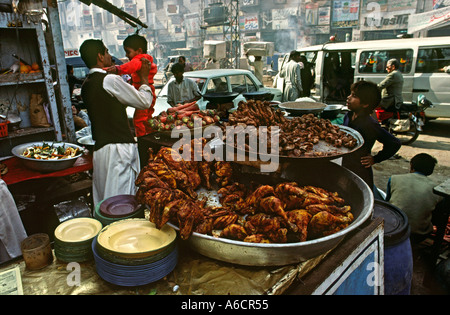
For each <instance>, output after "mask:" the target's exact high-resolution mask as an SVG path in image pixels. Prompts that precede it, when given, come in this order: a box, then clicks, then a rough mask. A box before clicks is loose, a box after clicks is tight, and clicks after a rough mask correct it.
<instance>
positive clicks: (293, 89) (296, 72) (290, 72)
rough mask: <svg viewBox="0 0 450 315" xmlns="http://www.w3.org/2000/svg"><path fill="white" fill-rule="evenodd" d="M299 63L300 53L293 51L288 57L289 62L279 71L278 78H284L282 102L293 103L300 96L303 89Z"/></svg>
mask: <svg viewBox="0 0 450 315" xmlns="http://www.w3.org/2000/svg"><path fill="white" fill-rule="evenodd" d="M299 62H300V52H298V51H295V50H293V51H291V53H290V55H289V62H288V63H287V64H286V65H285V66H284V67H283V68H282V69H281V71H280V78H284V80H285V81H284V91H283V101H284V102H290V101H295V100H296V99H297V98H299V97H301V96H302V93H303V87H302V77H301V66H300V64H299Z"/></svg>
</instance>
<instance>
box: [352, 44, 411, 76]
mask: <svg viewBox="0 0 450 315" xmlns="http://www.w3.org/2000/svg"><path fill="white" fill-rule="evenodd" d="M393 58H395V59H397V60H398V61H399V62H400V67H399V70H400V71H401V72H403V73H409V72H410V71H411V67H412V60H413V50H412V49H401V50H372V51H363V52H361V55H360V57H359V73H387V71H386V64H387V62H388V60H389V59H393Z"/></svg>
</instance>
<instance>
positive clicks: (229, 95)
mask: <svg viewBox="0 0 450 315" xmlns="http://www.w3.org/2000/svg"><path fill="white" fill-rule="evenodd" d="M238 95H239V93H237V92H223V93H207V94H203V98H204V99H205V100H207V101H209V102H210V104H214V105H216V104H225V103H230V102H232V101H233V100H234V99H235V98H236V97H238Z"/></svg>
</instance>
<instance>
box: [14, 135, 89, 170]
mask: <svg viewBox="0 0 450 315" xmlns="http://www.w3.org/2000/svg"><path fill="white" fill-rule="evenodd" d="M42 143H43V142H42V141H40V142H30V143H24V144H19V145H18V146H15V147H14V148H13V149H12V150H11V152H12V154H14V155H15V156H16V157H17V158H19V159H20V160H21V161H22V163H23V165H25V166H26V167H28V168H29V169H32V170H34V171H38V172H43V173H50V172H56V171H61V170H64V169H66V168H69V167H72V166H73V165H74V164H75V162H76V160H77V159H78V158H79V157H80V156H81V155H82V154H83V148H82V147H80V146H78V145H76V144H72V143H67V142H52V141H45V143H47V144H49V145H54V146H62V145H64V146H65V147H66V148H67V147H72V148H75V149H79V150H80V152H79V154H78V155H77V156H75V157H72V158H67V159H61V160H36V159H31V158H27V157H24V156H22V154H23V152H25V150H26V149H27V148H28V147H32V146H41V145H42Z"/></svg>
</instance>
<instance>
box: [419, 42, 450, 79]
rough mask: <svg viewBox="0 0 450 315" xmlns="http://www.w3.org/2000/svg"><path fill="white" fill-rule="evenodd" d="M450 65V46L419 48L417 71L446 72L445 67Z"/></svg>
mask: <svg viewBox="0 0 450 315" xmlns="http://www.w3.org/2000/svg"><path fill="white" fill-rule="evenodd" d="M449 65H450V47H443V48H440V47H436V48H427V49H419V53H418V55H417V62H416V72H418V73H434V72H444V69H443V68H444V67H445V66H449Z"/></svg>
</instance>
